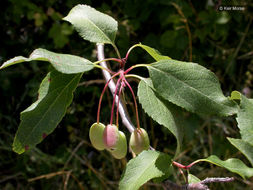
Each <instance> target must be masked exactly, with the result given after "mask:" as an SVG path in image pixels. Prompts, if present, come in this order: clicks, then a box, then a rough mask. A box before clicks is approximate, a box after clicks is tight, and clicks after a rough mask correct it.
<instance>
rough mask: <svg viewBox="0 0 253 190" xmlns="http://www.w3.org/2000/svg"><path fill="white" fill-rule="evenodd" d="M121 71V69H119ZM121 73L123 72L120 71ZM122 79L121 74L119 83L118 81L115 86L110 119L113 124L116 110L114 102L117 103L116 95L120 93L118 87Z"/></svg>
mask: <svg viewBox="0 0 253 190" xmlns="http://www.w3.org/2000/svg"><path fill="white" fill-rule="evenodd" d="M119 72H120V71H119ZM120 74H121V72H120ZM121 80H122V76H120V78H119V79H118V81H117V83H116V87H115V91H114V95H113V102H112V111H111V120H110V125H112V122H113V112H114V104H115V99H116V95H117V94H118V87H119V83H120V81H121Z"/></svg>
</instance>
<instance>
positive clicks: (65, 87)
mask: <svg viewBox="0 0 253 190" xmlns="http://www.w3.org/2000/svg"><path fill="white" fill-rule="evenodd" d="M76 77H78V75H77V76H75V77H74V78H73V79H72V80H71V81H70V82H69V84H68V85H66V86H65V87H64V88H63V90H62V91H61V93H60V94H59V96H57V98H56V99H55V100H54V101H53V103H52V104H51V105H50V106H49V108H48V109H47V111H46V112H45V114H44V115H43V116H42V117H41V119H40V120H39V121H38V123H37V124H36V125H35V127H33V129H32V130H31V132H30V133H29V135H27V136H26V138H25V140H24V141H23V142H24V143H21V144H22V145H25V144H26V141H27V139H28V137H30V136H31V134H32V133H33V131H34V129H35V128H37V126H38V125H39V123H40V122H41V121H42V120H43V119H44V117H45V115H47V113H48V111H49V110H50V109H51V107H52V106H53V105H54V104H55V102H56V101H57V100H58V98H59V97H60V96H61V95H62V93H63V92H64V91H65V90H66V88H67V87H68V86H69V85H70V84H71V83H72V82H73V80H75V79H76ZM44 98H45V97H44ZM37 106H38V105H37ZM37 106H36V107H37Z"/></svg>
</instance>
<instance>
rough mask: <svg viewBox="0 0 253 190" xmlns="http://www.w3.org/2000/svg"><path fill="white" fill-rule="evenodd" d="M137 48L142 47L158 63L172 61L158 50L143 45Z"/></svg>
mask: <svg viewBox="0 0 253 190" xmlns="http://www.w3.org/2000/svg"><path fill="white" fill-rule="evenodd" d="M135 46H138V47H141V48H142V49H144V50H145V51H146V52H148V54H149V55H151V57H153V58H154V59H155V60H156V61H160V60H167V59H171V58H170V57H168V56H164V55H161V53H160V52H159V51H158V50H156V49H154V48H151V47H149V46H146V45H143V44H136V45H135Z"/></svg>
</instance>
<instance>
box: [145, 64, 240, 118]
mask: <svg viewBox="0 0 253 190" xmlns="http://www.w3.org/2000/svg"><path fill="white" fill-rule="evenodd" d="M148 70H149V74H150V77H151V79H152V82H153V85H154V88H155V90H156V92H157V93H158V94H159V95H160V96H162V97H163V98H164V99H166V100H168V101H170V102H172V103H174V104H176V105H178V106H180V107H182V108H185V109H186V110H188V111H191V112H194V113H200V114H217V115H222V116H228V115H233V114H235V113H237V109H238V108H237V105H236V103H235V102H234V101H233V100H230V99H229V98H227V97H225V96H224V95H223V93H222V90H221V88H220V84H219V81H218V79H217V77H216V76H215V75H214V73H212V72H211V71H209V70H207V69H206V68H204V67H202V66H200V65H198V64H196V63H190V62H182V61H176V60H161V61H158V62H156V63H153V64H151V65H150V66H148Z"/></svg>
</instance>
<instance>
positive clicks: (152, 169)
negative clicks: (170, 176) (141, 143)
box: [119, 150, 171, 190]
mask: <svg viewBox="0 0 253 190" xmlns="http://www.w3.org/2000/svg"><path fill="white" fill-rule="evenodd" d="M170 164H171V159H170V157H169V156H168V155H166V154H163V153H160V152H157V151H152V150H148V151H143V152H142V153H141V154H139V155H138V156H137V157H136V158H133V159H132V160H130V161H129V162H128V163H127V166H126V169H125V171H124V173H123V175H122V177H121V180H120V183H119V189H120V190H128V189H129V190H135V189H139V187H141V186H142V185H143V184H144V183H146V182H147V181H148V180H150V179H152V178H156V177H161V176H163V175H165V173H166V172H167V170H169V165H170Z"/></svg>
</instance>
